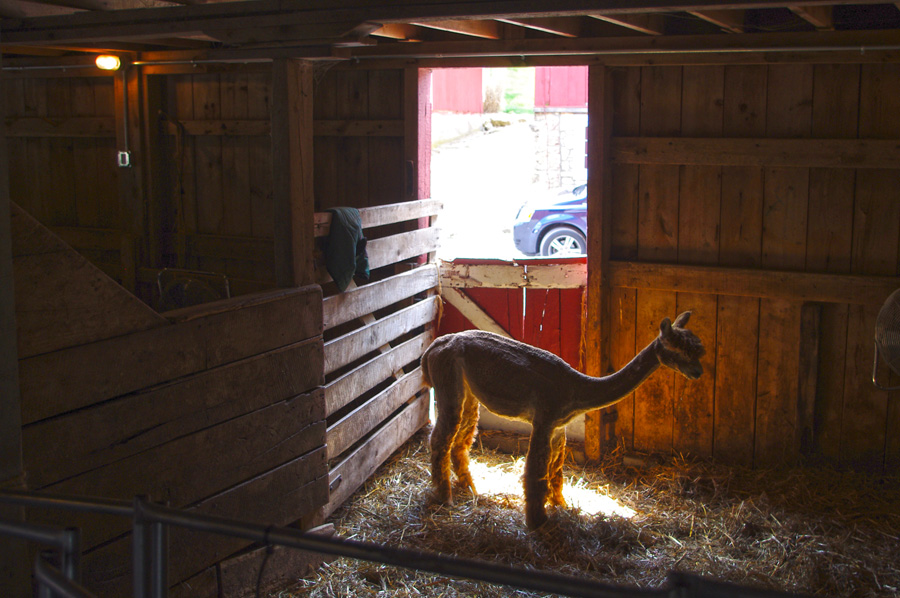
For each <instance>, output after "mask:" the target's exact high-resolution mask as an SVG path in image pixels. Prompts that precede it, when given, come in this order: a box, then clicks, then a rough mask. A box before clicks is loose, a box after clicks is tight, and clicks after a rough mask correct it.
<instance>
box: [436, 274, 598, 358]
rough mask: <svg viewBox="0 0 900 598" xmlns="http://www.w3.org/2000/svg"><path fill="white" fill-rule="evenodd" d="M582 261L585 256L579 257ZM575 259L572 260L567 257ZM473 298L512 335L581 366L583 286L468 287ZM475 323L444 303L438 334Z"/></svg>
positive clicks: (467, 289)
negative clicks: (538, 287)
mask: <svg viewBox="0 0 900 598" xmlns="http://www.w3.org/2000/svg"><path fill="white" fill-rule="evenodd" d="M576 259H580V260H581V261H582V262H583V261H584V260H585V259H586V258H576ZM565 261H567V262H572V261H573V259H571V258H570V259H568V260H565ZM455 263H456V264H460V263H465V264H488V263H489V264H497V263H501V264H502V263H512V262H503V261H501V260H475V259H457V260H455ZM527 263H528V264H535V265H537V264H557V263H560V260H558V259H556V260H554V259H540V260H528V261H527ZM462 290H463V292H465V293H466V295H468V296H469V298H470V299H472V301H474V302H475V303H476V304H478V306H479V307H481V309H482V310H484V311H485V312H486V313H487V314H488V315H490V316H491V317H492V318H493V319H494V320H495V321H496V322H497V323H498V324H500V326H502V327H503V329H504V330H506V331H507V332H508V333H509V334H510V336H512V337H513V338H514V339H516V340H520V341H523V342H525V343H528V344H530V345H534V346H535V347H540V348H541V349H546V350H547V351H550V352H551V353H555V354H556V355H559V356H560V357H562V358H563V359H564V360H565V361H566V362H567V363H568V364H569V365H571V366H572V367H573V368H576V369H580V366H581V321H582V317H581V315H582V298H583V296H584V288H575V289H533V288H514V289H506V288H502V289H496V288H484V287H478V288H466V289H462ZM473 328H475V326H474V325H473V324H472V323H471V322H469V320H467V319H466V318H465V317H464V316H463V315H462V314H460V312H459V311H457V310H456V308H454V307H453V306H452V305H450V304H449V303H447V302H445V303H444V314H443V317H442V319H441V325H440V328H439V330H438V333H439V334H449V333H451V332H459V331H462V330H471V329H473Z"/></svg>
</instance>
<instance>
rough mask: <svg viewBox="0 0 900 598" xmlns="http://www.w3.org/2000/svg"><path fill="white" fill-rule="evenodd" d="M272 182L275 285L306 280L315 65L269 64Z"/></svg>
mask: <svg viewBox="0 0 900 598" xmlns="http://www.w3.org/2000/svg"><path fill="white" fill-rule="evenodd" d="M271 117H272V187H273V193H274V204H275V210H274V215H275V279H276V282H277V284H278V286H281V287H292V286H302V285H306V284H310V283H311V282H313V281H314V279H315V272H314V268H313V251H314V244H313V216H314V214H315V205H314V199H313V195H314V188H313V66H312V64H311V63H309V62H304V61H298V60H291V59H278V60H276V61H274V62H273V64H272V111H271Z"/></svg>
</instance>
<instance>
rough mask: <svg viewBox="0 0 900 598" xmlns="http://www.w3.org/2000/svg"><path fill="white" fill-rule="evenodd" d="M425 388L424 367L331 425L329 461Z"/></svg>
mask: <svg viewBox="0 0 900 598" xmlns="http://www.w3.org/2000/svg"><path fill="white" fill-rule="evenodd" d="M423 388H425V380H424V379H423V377H422V368H416V369H415V370H413V371H412V372H410V373H408V374H404V375H403V376H401V377H400V379H399V380H397V381H396V382H394V383H393V384H391V385H390V386H388V387H387V388H386V389H384V390H383V391H381V392H380V393H378V394H377V395H375V396H374V397H372V398H371V399H369V400H368V401H366V402H365V403H363V404H362V405H360V406H359V407H357V408H356V409H354V410H353V411H351V412H350V413H348V414H347V415H345V416H344V417H342V418H341V419H339V420H338V421H336V422H335V423H333V424H332V425H330V426H328V431H327V432H326V435H327V439H328V459H329V460H331V459H334V458H335V457H338V456H340V454H341V453H343V452H344V451H346V450H347V449H348V448H350V447H351V446H352V445H353V444H354V443H356V441H358V440H360V439H361V438H362V437H363V436H365V435H366V434H368V433H369V432H371V431H372V430H373V429H374V428H375V427H376V426H378V425H379V424H380V423H381V422H383V421H385V420H386V419H388V418H389V417H390V415H391V414H392V413H393V412H395V411H396V410H397V409H399V408H400V407H401V406H402V405H403V404H404V403H406V402H407V401H409V400H410V399H411V398H414V397H415V395H416V393H418V392H419V391H420V390H422V389H423Z"/></svg>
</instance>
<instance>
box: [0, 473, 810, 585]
mask: <svg viewBox="0 0 900 598" xmlns="http://www.w3.org/2000/svg"><path fill="white" fill-rule="evenodd" d="M0 502H6V503H10V504H15V505H19V506H24V507H44V508H46V507H52V508H57V509H65V510H71V511H81V512H91V513H102V514H109V515H120V516H124V517H129V518H131V519H132V546H133V563H132V566H133V571H132V573H133V576H134V585H133V592H134V597H135V598H163V597H164V596H166V595H167V592H168V587H169V583H168V529H169V527H170V526H177V527H180V528H185V529H190V530H194V531H199V532H205V533H209V534H217V535H224V536H230V537H236V538H243V539H245V540H249V541H251V542H255V543H258V544H261V545H263V546H266V547H272V546H283V547H288V548H294V549H299V550H306V551H312V552H318V553H321V554H327V555H331V556H337V557H345V558H351V559H355V560H361V561H368V562H373V563H380V564H384V565H391V566H395V567H401V568H404V569H411V570H415V571H425V572H429V573H435V574H438V575H446V576H451V577H459V578H465V579H470V580H474V581H481V582H488V583H492V584H497V585H505V586H509V587H513V588H517V589H521V590H528V591H536V592H549V593H553V594H561V595H565V596H574V597H581V598H656V597H671V598H723V597H725V596H728V597H736V598H786V597H788V596H795V597H796V594H786V593H783V592H777V591H772V590H762V589H752V588H743V587H740V586H735V585H732V584H728V583H724V582H719V581H712V580H707V579H704V578H701V577H699V576H696V575H691V574H687V573H679V572H673V573H671V574H670V575H669V577H668V582H667V584H666V586H665V587H662V588H658V589H640V588H631V587H625V586H615V585H610V584H604V583H600V582H597V581H594V580H588V579H582V578H577V577H572V576H568V575H561V574H558V573H549V572H543V571H532V570H526V569H517V568H514V567H508V566H505V565H497V564H494V563H486V562H483V561H476V560H471V559H462V558H458V557H449V556H445V555H439V554H434V553H425V552H419V551H415V550H408V549H403V548H394V547H391V546H382V545H379V544H373V543H368V542H359V541H356V540H348V539H344V538H335V537H327V536H321V535H316V534H309V533H306V532H303V531H300V530H297V529H295V528H287V527H277V526H263V525H258V524H253V523H246V522H242V521H237V520H234V519H227V518H224V517H217V516H212V515H205V514H202V513H188V512H185V511H182V510H178V509H172V508H168V507H164V506H161V505H158V504H155V503H153V502H151V501H150V500H148V499H147V497H143V496H137V497H135V499H134V501H133V503H128V502H126V501H116V500H108V499H93V498H83V497H68V496H53V495H44V494H37V493H30V492H21V491H0ZM25 529H28V530H29V531H27V532H24V531H22V530H25ZM51 530H52V528H45V527H44V526H35V525H34V524H24V523H18V522H17V523H2V522H0V535H3V534H7V535H14V536H16V537H20V538H21V537H24V538H26V539H30V540H32V541H35V542H42V543H45V544H47V543H48V542H45V541H44V540H52V541H55V540H54V538H56V536H55V535H54V534H53V533H51ZM59 531H60V530H55V532H59ZM62 531H63V532H68V530H62ZM76 531H77V530H76ZM23 534H26V535H23ZM27 534H30V535H27ZM67 537H68V536H67ZM66 542H69V543H66ZM66 542H60V543H59V544H58V545H59V546H62V545H65V546H66V547H67V548H66V550H71V549H72V546H76V547H77V545H78V541H77V539H76V540H75V544H71V542H72V540H66ZM54 546H56V544H54ZM60 550H62V549H60ZM75 552H78V550H77V549H76V550H75ZM39 566H40V568H41V569H40V573H39V572H38V567H39ZM63 568H64V570H66V571H67V572H68V573H71V574H72V575H71V576H69V575H63V574H62V573H60V572H59V571H58V570H55V569H54V568H53V567H51V566H50V565H49V564H47V563H46V562H44V561H43V559H41V558H40V557H39V558H38V562H37V563H36V564H35V575H36V578H39V580H41V581H42V583H43V584H44V586H43V587H45V588H46V591H50V592H51V593H49V594H44V595H42V598H43V596H47V597H48V598H49V597H50V596H63V597H65V598H83V597H84V596H90V595H91V594H90V593H88V592H87V590H85V589H84V588H82V587H81V586H80V585H79V584H78V583H77V580H78V579H79V578H78V574H79V572H78V561H77V560H76V561H75V562H74V564H73V563H71V562H69V563H68V564H64V565H63ZM53 592H55V594H54V593H53Z"/></svg>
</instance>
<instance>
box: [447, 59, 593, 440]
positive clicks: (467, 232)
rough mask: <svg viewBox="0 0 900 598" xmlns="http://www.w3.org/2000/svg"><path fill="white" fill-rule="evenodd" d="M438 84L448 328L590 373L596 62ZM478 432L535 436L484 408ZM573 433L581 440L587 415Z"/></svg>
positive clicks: (454, 77)
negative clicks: (590, 157) (590, 161)
mask: <svg viewBox="0 0 900 598" xmlns="http://www.w3.org/2000/svg"><path fill="white" fill-rule="evenodd" d="M431 90H432V97H431V100H432V118H431V134H432V153H431V197H432V198H434V199H438V200H440V201H441V202H442V203H443V211H442V213H441V216H440V221H439V227H440V230H441V233H440V244H441V247H440V249H439V251H438V253H437V257H438V258H440V259H441V260H443V262H442V266H441V267H442V270H443V271H444V272H445V274H447V273H448V271H451V272H450V278H452V279H453V280H454V281H462V284H461V285H460V286H461V287H462V288H449V287H452V286H454V283H448V284H447V285H445V287H444V290H443V292H442V294H443V296H444V300H445V310H444V316H443V318H442V323H441V328H440V332H441V333H450V332H457V331H460V330H465V329H471V328H481V329H484V330H491V331H494V332H498V333H500V334H504V335H507V336H510V337H512V338H514V339H516V340H520V341H523V342H525V343H528V344H530V345H533V346H537V347H540V348H543V349H546V350H548V351H550V352H552V353H555V354H556V355H559V356H560V357H562V358H563V359H564V360H565V361H566V362H568V363H569V364H570V365H571V366H572V367H574V368H576V369H577V368H580V367H581V363H580V360H581V351H580V349H581V323H582V322H581V320H582V312H583V302H582V301H583V296H584V284H585V283H584V282H576V281H578V280H582V281H584V280H586V271H587V266H586V260H587V257H586V250H587V222H586V221H587V190H586V183H587V167H586V166H587V124H588V123H587V120H588V114H587V101H588V97H587V90H588V67H537V68H519V69H517V68H508V69H487V68H485V69H437V70H434V71H433V72H432V85H431ZM455 271H458V272H459V274H460V275H459V276H456V275H455V274H454V273H453V272H455ZM538 271H541V272H550V273H551V275H550V276H549V277H547V279H546V280H544V279H541V278H540V276H539V275H538V274H537V272H538ZM551 278H552V280H550V279H551ZM523 280H527V281H528V282H527V284H524V285H523V284H522V283H521V281H523ZM466 281H468V282H471V283H472V285H471V286H468V282H466ZM509 281H519V282H518V284H517V283H515V282H513V283H512V284H510V283H509ZM560 281H565V282H563V283H561V282H560ZM432 421H434V414H433V413H432ZM480 427H481V428H482V429H488V430H502V431H504V432H514V433H520V434H528V433H530V426H529V425H528V424H523V423H521V422H513V421H511V420H504V419H502V418H500V417H498V416H496V415H493V414H491V413H490V412H488V411H486V410H484V409H482V414H481V423H480ZM568 434H569V438H570V439H574V440H583V438H584V423H583V419H579V420H576V421H575V422H573V423H572V425H570V427H569V430H568Z"/></svg>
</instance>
